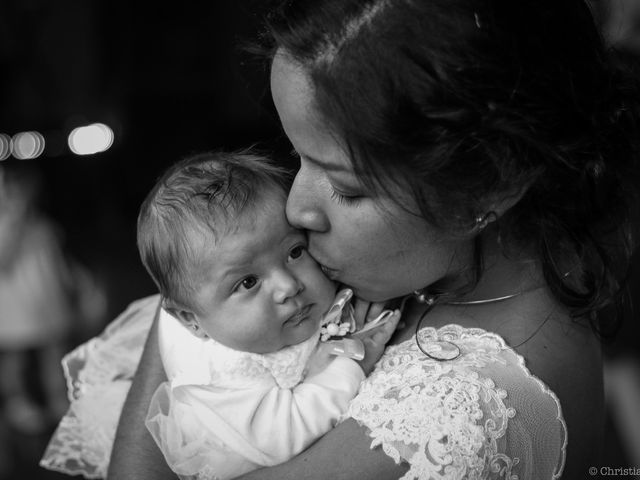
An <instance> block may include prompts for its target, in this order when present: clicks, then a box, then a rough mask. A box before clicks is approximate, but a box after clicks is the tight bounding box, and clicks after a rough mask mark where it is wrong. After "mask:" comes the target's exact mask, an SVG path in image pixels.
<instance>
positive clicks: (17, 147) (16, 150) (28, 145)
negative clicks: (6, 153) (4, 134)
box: [11, 131, 45, 160]
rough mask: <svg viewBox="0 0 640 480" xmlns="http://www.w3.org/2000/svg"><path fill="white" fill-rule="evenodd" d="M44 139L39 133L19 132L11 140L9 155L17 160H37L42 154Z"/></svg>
mask: <svg viewBox="0 0 640 480" xmlns="http://www.w3.org/2000/svg"><path fill="white" fill-rule="evenodd" d="M44 143H45V142H44V137H43V136H42V134H41V133H40V132H35V131H30V132H20V133H16V134H15V135H14V136H13V138H12V139H11V153H12V154H13V156H14V157H16V158H17V159H19V160H30V159H33V158H37V157H39V156H40V155H42V152H44Z"/></svg>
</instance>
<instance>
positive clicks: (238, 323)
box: [138, 153, 400, 479]
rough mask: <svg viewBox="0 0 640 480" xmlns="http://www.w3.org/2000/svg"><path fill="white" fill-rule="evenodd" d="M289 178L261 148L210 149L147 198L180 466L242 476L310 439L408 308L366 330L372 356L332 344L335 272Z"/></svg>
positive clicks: (330, 420) (158, 427) (166, 436)
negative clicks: (293, 216)
mask: <svg viewBox="0 0 640 480" xmlns="http://www.w3.org/2000/svg"><path fill="white" fill-rule="evenodd" d="M285 179H286V176H285V175H284V172H283V171H282V170H281V169H279V168H277V167H275V166H274V165H272V164H270V163H269V162H268V161H267V160H266V159H264V158H262V157H259V156H256V155H251V154H248V153H235V154H233V153H208V154H200V155H196V156H193V157H190V158H187V159H185V160H183V161H182V162H180V163H178V164H176V165H175V166H173V167H171V168H170V169H169V170H168V171H167V172H166V173H165V174H164V176H163V177H162V178H161V179H160V181H159V182H158V183H157V185H156V186H155V187H154V188H153V189H152V191H151V192H150V194H149V195H148V197H147V199H146V200H145V202H144V203H143V205H142V208H141V211H140V215H139V218H138V247H139V250H140V254H141V258H142V261H143V263H144V265H145V266H146V268H147V270H148V271H149V273H150V275H151V276H152V277H153V279H154V281H155V282H156V284H157V285H158V287H159V289H160V293H161V296H162V299H163V300H162V301H163V312H162V313H161V314H160V320H159V338H160V351H161V356H162V361H163V365H164V368H165V371H166V373H167V378H168V381H167V382H165V383H164V384H162V385H161V386H160V387H159V388H158V390H157V391H156V393H155V395H154V397H153V399H152V401H151V404H150V408H149V412H148V416H147V419H146V425H147V428H148V429H149V431H150V432H151V434H152V436H153V438H154V439H155V441H156V443H157V444H158V446H159V447H160V449H161V450H162V452H163V454H164V456H165V459H166V460H167V463H168V465H169V466H170V467H171V468H172V470H173V471H174V472H175V473H177V474H178V475H179V476H181V478H198V479H209V478H220V479H224V478H233V477H236V476H238V475H241V474H243V473H245V472H247V471H250V470H253V469H256V468H259V467H262V466H268V465H274V464H277V463H281V462H284V461H286V460H288V459H290V458H291V457H293V456H295V455H296V454H298V453H299V452H301V451H302V450H304V449H305V448H306V447H307V446H309V445H310V444H311V443H313V442H314V441H315V440H316V439H317V438H319V437H320V436H322V435H324V434H325V433H326V432H327V431H328V430H329V429H331V428H332V427H333V426H334V425H335V423H336V422H337V421H339V419H340V418H341V416H342V415H343V414H344V412H345V411H346V408H347V406H348V403H349V401H350V400H351V399H352V398H353V396H354V395H355V394H356V392H357V391H358V387H359V385H360V382H361V381H362V380H363V378H364V377H365V375H367V374H368V373H370V371H371V370H372V368H373V365H374V364H375V362H376V361H377V360H378V359H379V358H380V356H381V355H382V353H383V350H384V346H385V344H386V342H387V341H388V340H389V338H390V336H391V334H392V333H393V331H394V329H395V327H396V325H397V322H398V320H399V317H400V313H399V311H396V312H393V314H388V315H386V321H385V322H380V323H381V326H379V327H376V328H370V329H368V331H367V332H366V333H363V334H362V336H361V339H362V345H364V358H362V359H360V360H357V361H356V360H353V359H351V358H348V356H339V355H338V356H336V355H330V350H331V349H330V348H322V347H327V346H328V345H329V343H328V344H323V343H318V342H319V338H320V329H321V326H322V325H321V323H322V319H323V315H324V314H325V313H327V312H328V311H329V310H330V309H331V306H332V304H333V302H334V298H336V285H335V284H334V283H333V282H332V281H330V280H329V279H328V278H327V277H325V276H324V274H323V273H322V270H321V269H320V267H319V266H318V264H317V263H316V262H315V261H314V259H313V258H311V256H310V255H309V254H308V252H307V250H306V246H307V244H306V236H305V233H304V232H303V231H301V230H298V229H296V228H294V227H292V226H291V225H289V223H288V222H287V219H286V217H285V202H286V198H287V185H286V180H285ZM344 300H345V297H344V296H342V297H340V298H339V300H338V304H336V305H338V306H336V307H334V308H333V309H331V314H332V315H334V316H335V310H336V309H337V308H338V309H339V308H340V307H339V305H342V304H344ZM372 307H373V308H371V309H370V311H372V312H373V311H376V310H379V308H380V305H377V306H372ZM172 317H174V318H172ZM175 319H177V320H178V322H177V321H176V320H175ZM365 320H367V321H369V320H371V319H365ZM185 327H186V328H185ZM338 330H340V329H338V328H333V329H331V328H329V329H327V328H326V327H325V328H324V329H323V333H324V335H323V337H326V336H327V331H329V332H337V331H338Z"/></svg>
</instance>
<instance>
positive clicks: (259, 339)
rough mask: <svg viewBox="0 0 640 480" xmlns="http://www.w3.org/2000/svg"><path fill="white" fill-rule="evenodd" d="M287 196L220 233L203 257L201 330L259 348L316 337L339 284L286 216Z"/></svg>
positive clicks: (269, 197)
mask: <svg viewBox="0 0 640 480" xmlns="http://www.w3.org/2000/svg"><path fill="white" fill-rule="evenodd" d="M284 209H285V198H284V197H283V196H282V195H278V194H276V193H273V194H265V198H264V202H263V206H262V205H261V206H260V207H259V211H258V212H256V213H255V214H254V215H251V214H249V215H245V217H249V218H250V219H247V220H241V222H240V226H239V228H238V229H237V230H236V231H235V232H232V233H229V234H227V235H225V236H223V237H222V238H218V240H217V242H216V244H215V247H212V248H211V250H210V254H208V258H206V259H203V264H205V265H206V268H207V271H206V272H204V276H205V278H206V279H207V280H206V281H205V282H203V283H202V284H201V285H200V288H199V289H198V292H197V295H196V301H197V303H198V305H199V307H200V310H201V312H204V313H203V314H201V315H196V318H197V321H198V322H199V325H200V328H202V329H203V330H204V332H206V333H207V335H209V336H210V337H212V338H213V339H214V340H216V341H218V342H220V343H222V344H224V345H226V346H228V347H231V348H234V349H236V350H242V351H247V352H254V353H268V352H274V351H276V350H280V349H281V348H283V347H286V346H288V345H295V344H297V343H300V342H302V341H304V340H306V339H308V338H309V337H310V336H311V335H313V334H314V333H315V332H316V331H317V330H318V328H319V325H320V318H321V316H322V314H323V313H325V312H326V311H327V309H328V308H329V307H330V306H331V302H332V301H333V298H334V296H335V291H336V286H335V285H334V283H333V282H332V281H331V280H329V279H328V278H327V277H325V276H324V274H323V273H322V271H321V270H320V268H319V267H318V265H317V264H316V262H315V261H314V260H313V259H312V258H311V256H310V255H309V254H308V253H307V249H306V247H307V240H306V236H305V234H304V232H302V231H300V230H296V229H295V228H293V227H292V226H291V225H289V223H288V222H287V219H286V217H285V211H284Z"/></svg>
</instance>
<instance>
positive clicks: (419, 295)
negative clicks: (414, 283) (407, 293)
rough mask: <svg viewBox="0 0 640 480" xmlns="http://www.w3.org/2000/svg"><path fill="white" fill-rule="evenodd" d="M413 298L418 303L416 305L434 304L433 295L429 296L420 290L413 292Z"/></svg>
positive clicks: (434, 297) (434, 298)
mask: <svg viewBox="0 0 640 480" xmlns="http://www.w3.org/2000/svg"><path fill="white" fill-rule="evenodd" d="M413 295H414V297H415V298H416V300H417V301H418V303H425V304H427V305H429V306H431V305H433V304H434V303H435V302H436V296H435V295H429V294H428V293H425V292H424V291H422V290H415V291H414V292H413Z"/></svg>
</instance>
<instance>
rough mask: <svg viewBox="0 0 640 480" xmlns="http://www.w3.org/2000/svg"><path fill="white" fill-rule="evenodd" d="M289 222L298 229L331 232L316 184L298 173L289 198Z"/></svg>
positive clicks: (301, 173)
mask: <svg viewBox="0 0 640 480" xmlns="http://www.w3.org/2000/svg"><path fill="white" fill-rule="evenodd" d="M287 220H288V221H289V223H290V224H291V225H293V226H294V227H296V228H301V229H305V230H311V231H314V232H326V231H328V230H329V220H328V218H327V216H326V214H325V212H324V211H323V209H322V197H321V196H320V195H319V192H318V191H317V185H316V182H312V181H311V179H310V178H308V177H306V176H305V175H304V173H303V171H302V170H299V171H298V174H297V175H296V177H295V179H294V180H293V185H292V186H291V190H290V191H289V197H288V198H287Z"/></svg>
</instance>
